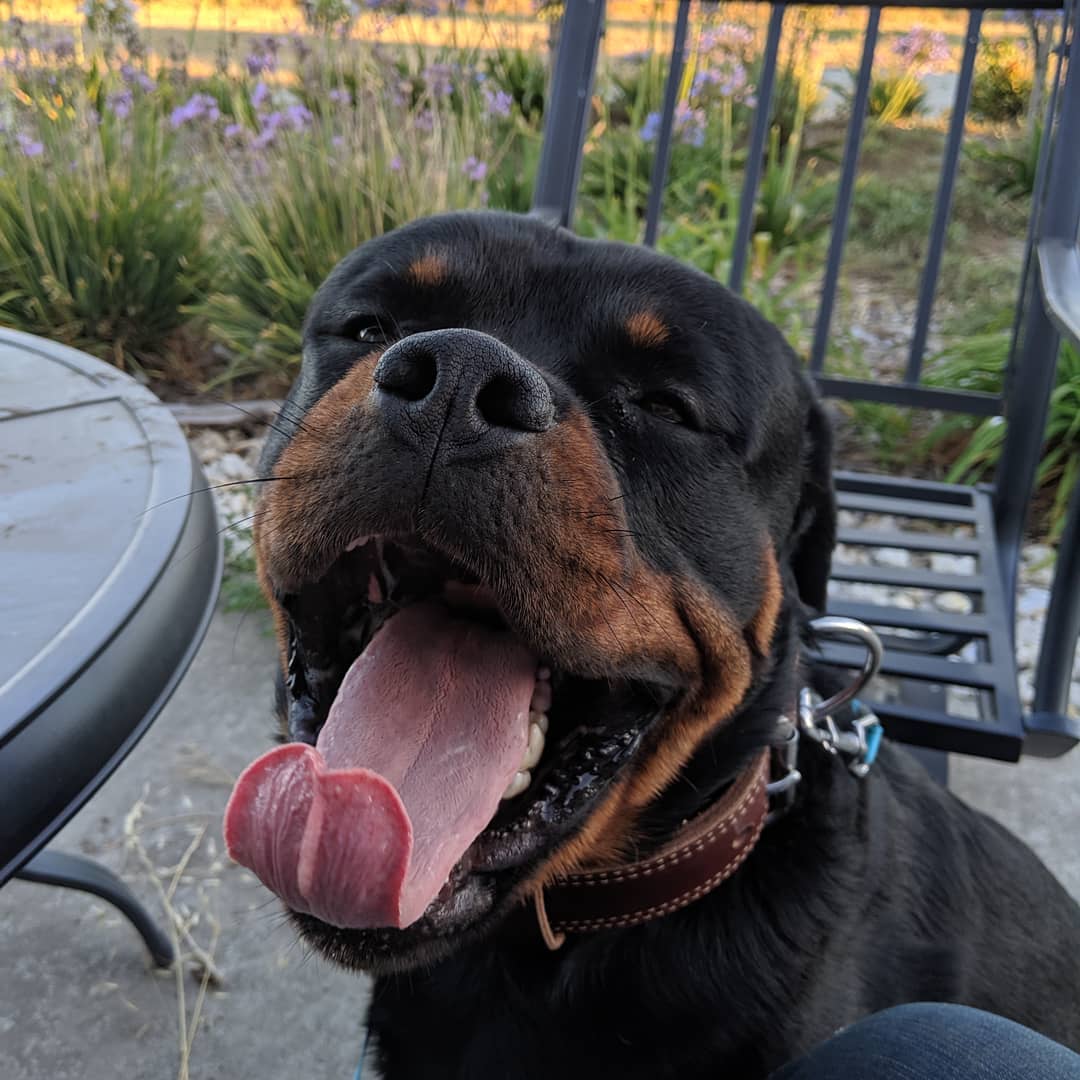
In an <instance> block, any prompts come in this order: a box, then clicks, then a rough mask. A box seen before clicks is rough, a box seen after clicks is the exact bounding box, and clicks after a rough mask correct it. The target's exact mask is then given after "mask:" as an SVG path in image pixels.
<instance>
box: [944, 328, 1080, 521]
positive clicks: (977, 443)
mask: <svg viewBox="0 0 1080 1080" xmlns="http://www.w3.org/2000/svg"><path fill="white" fill-rule="evenodd" d="M1010 340H1011V337H1010V332H1009V330H1008V329H1005V328H1001V329H991V330H988V331H987V332H986V333H984V334H982V335H977V336H974V337H971V338H968V339H967V340H965V341H962V342H958V343H955V344H953V345H952V346H951V347H950V348H949V349H948V350H946V351H944V352H943V353H942V354H941V355H940V356H938V357H937V358H936V360H935V361H934V362H933V363H932V364H931V365H930V368H929V369H928V375H927V381H928V382H930V383H933V384H935V385H943V386H945V385H947V386H953V387H956V388H958V389H962V390H978V391H981V392H984V393H998V392H1000V389H1001V384H1002V372H1003V369H1004V366H1005V360H1006V358H1007V356H1008V350H1009V342H1010ZM967 430H970V432H971V434H970V438H969V439H968V441H967V443H966V445H965V446H964V448H963V449H962V450H961V452H960V453H959V454H958V455H957V456H956V458H955V460H954V461H953V464H952V466H951V468H950V469H949V472H948V475H947V479H948V480H949V481H950V482H951V483H975V482H977V481H979V480H981V479H984V478H985V477H986V476H988V475H990V474H991V473H992V472H993V469H994V466H995V465H996V464H997V461H998V458H999V457H1000V456H1001V450H1002V447H1003V446H1004V443H1005V431H1006V421H1005V418H1004V417H1001V416H993V417H990V418H989V419H987V420H984V421H982V422H981V423H979V424H977V425H975V424H974V422H973V421H972V420H971V419H970V418H964V417H950V418H949V419H947V420H945V421H942V422H941V423H940V424H939V425H938V426H937V427H936V428H935V429H934V430H933V431H932V432H931V434H930V437H929V442H930V443H931V444H934V443H941V442H943V441H946V440H953V441H955V439H956V437H957V434H958V433H963V432H965V431H967ZM1078 480H1080V351H1078V350H1077V349H1075V348H1073V347H1072V345H1070V344H1068V343H1066V344H1065V345H1063V346H1062V348H1061V354H1060V356H1059V358H1058V366H1057V377H1056V383H1055V387H1054V390H1053V392H1052V393H1051V395H1050V408H1049V413H1048V417H1047V424H1046V436H1045V440H1044V442H1043V452H1042V458H1041V460H1040V462H1039V468H1038V471H1037V472H1036V475H1035V483H1036V486H1037V487H1038V488H1040V489H1043V490H1048V491H1053V498H1052V501H1051V505H1050V511H1049V523H1048V524H1049V532H1050V538H1051V539H1052V540H1057V539H1058V537H1059V536H1060V534H1061V529H1062V527H1063V526H1064V523H1065V513H1066V510H1067V508H1068V505H1069V498H1070V496H1071V495H1072V492H1073V489H1074V488H1075V486H1076V484H1077V482H1078Z"/></svg>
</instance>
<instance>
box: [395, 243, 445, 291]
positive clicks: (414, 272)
mask: <svg viewBox="0 0 1080 1080" xmlns="http://www.w3.org/2000/svg"><path fill="white" fill-rule="evenodd" d="M449 270H450V268H449V266H448V265H447V262H446V259H444V258H443V257H442V256H441V255H437V254H436V253H435V252H434V251H429V252H427V254H425V255H421V256H420V258H419V259H414V260H413V261H412V262H411V263H410V264H409V268H408V270H406V271H405V275H406V277H408V278H409V280H410V281H412V282H413V283H414V284H416V285H424V286H427V287H429V288H430V287H431V286H433V285H441V284H442V283H443V282H444V281H445V280H446V278H447V275H448V273H449Z"/></svg>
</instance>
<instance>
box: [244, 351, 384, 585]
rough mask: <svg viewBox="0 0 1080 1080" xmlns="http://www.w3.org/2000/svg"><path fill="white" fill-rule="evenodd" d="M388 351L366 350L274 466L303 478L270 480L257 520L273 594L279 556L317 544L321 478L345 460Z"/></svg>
mask: <svg viewBox="0 0 1080 1080" xmlns="http://www.w3.org/2000/svg"><path fill="white" fill-rule="evenodd" d="M382 353H383V350H382V349H377V350H375V351H374V352H371V353H367V354H366V355H364V356H363V357H361V358H360V360H359V361H358V362H357V364H356V366H355V367H353V368H352V370H351V371H349V372H348V374H347V375H345V377H344V378H342V379H341V380H340V381H339V382H337V383H335V384H334V386H332V387H331V388H330V389H329V390H328V391H327V392H326V393H325V394H324V395H323V396H322V397H321V398H320V399H319V400H318V401H317V402H316V403H315V404H314V405H313V406H312V407H311V409H309V410H308V412H307V414H306V415H305V416H304V418H303V424H302V426H298V427H297V430H296V432H295V433H294V434H293V437H292V438H291V439H290V440H289V443H288V445H287V446H286V447H285V449H284V450H282V452H281V456H280V457H279V458H278V460H277V464H276V465H275V466H274V474H275V475H276V476H290V477H299V478H302V479H300V480H296V481H282V482H281V483H278V484H270V485H267V486H268V487H269V489H270V490H268V491H267V492H266V494H265V495H264V496H263V498H262V500H261V501H260V503H259V512H258V516H257V518H256V520H255V529H254V534H255V554H256V559H257V561H258V566H259V578H260V582H261V583H262V587H263V590H264V592H266V595H267V596H268V597H270V596H271V592H270V589H269V582H270V578H271V574H270V568H271V567H273V566H275V565H276V562H275V556H276V555H280V553H282V552H288V551H299V550H303V549H304V548H305V547H309V546H314V538H313V537H311V536H310V535H308V529H309V528H313V527H315V526H314V524H313V520H312V516H311V513H310V506H311V504H312V501H313V499H315V498H316V497H317V494H318V488H319V484H320V482H321V480H320V478H321V477H322V476H323V475H324V474H326V473H327V471H328V470H327V465H328V463H332V462H333V461H335V460H340V457H341V454H342V452H343V451H342V446H341V444H342V443H343V442H344V441H346V440H348V439H350V438H351V437H352V435H351V427H350V424H349V418H350V416H351V414H352V412H353V410H354V409H355V408H356V407H357V406H358V405H360V404H361V403H363V402H364V401H366V400H367V397H368V395H369V394H370V393H371V387H372V385H373V383H372V372H373V371H374V369H375V363H376V362H377V361H378V358H379V357H380V356H381V355H382Z"/></svg>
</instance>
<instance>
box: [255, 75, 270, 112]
mask: <svg viewBox="0 0 1080 1080" xmlns="http://www.w3.org/2000/svg"><path fill="white" fill-rule="evenodd" d="M269 96H270V87H268V86H267V85H266V83H264V82H263V81H262V79H260V80H259V81H258V82H257V83H256V84H255V89H254V90H252V91H251V107H252V108H253V109H261V108H262V106H263V104H264V102H265V101H266V99H267V98H268V97H269Z"/></svg>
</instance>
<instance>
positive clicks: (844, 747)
mask: <svg viewBox="0 0 1080 1080" xmlns="http://www.w3.org/2000/svg"><path fill="white" fill-rule="evenodd" d="M810 628H811V631H812V632H813V633H814V634H816V635H818V636H820V637H823V638H827V639H828V638H841V639H845V638H846V639H848V640H851V639H854V640H855V641H856V642H858V643H859V644H860V645H862V646H863V647H864V648H865V649H866V657H865V658H864V660H863V666H862V670H861V671H860V672H859V673H858V674H857V675H856V676H855V678H854V679H853V680H852V682H851V683H850V684H849V685H848V686H845V687H844V688H843V689H842V690H839V691H837V693H835V694H833V695H832V697H830V698H827V699H826V700H824V701H822V700H821V698H820V696H819V695H817V694H815V693H814V692H813V691H812V690H810V689H809V688H804V689H803V690H802V691H801V692H800V694H799V727H800V728H801V729H802V731H803V732H804V733H805V734H806V735H808V736H809V737H810V738H811V739H813V740H814V741H815V742H816V743H817V744H818V745H819V746H820V747H821V748H822V749H823V750H825V751H826V752H827V753H829V754H834V755H837V754H839V755H841V756H843V757H844V758H845V759H846V761H847V767H848V770H849V772H851V774H852V775H853V776H855V777H857V778H859V779H862V778H863V777H864V776H866V774H867V773H868V772H869V771H870V766H871V765H872V764H873V763H874V759H875V757H877V752H878V747H879V745H880V744H881V737H882V734H883V729H882V726H881V721H880V720H879V719H878V718H877V716H875V715H874V713H873V712H872V711H871V710H870V709H868V708H867V707H866V706H865V705H863V704H862V702H860V701H859V700H858V694H859V692H860V691H861V690H862V689H863V687H864V686H866V684H867V683H868V682H869V681H870V680H871V679H872V678H873V677H874V676H875V675H876V674H877V673H878V670H879V669H880V667H881V659H882V652H883V650H882V646H881V639H880V638H879V637H878V636H877V634H876V633H874V631H873V630H872V629H871V628H870V627H869V626H867V625H866V623H864V622H860V621H859V620H858V619H849V618H846V617H844V616H839V615H826V616H823V617H821V618H819V619H814V620H813V621H812V622H811V623H810ZM846 705H851V707H852V713H853V714H854V718H853V720H852V722H851V726H850V728H846V729H843V730H841V728H840V727H839V726H838V725H837V723H836V721H835V719H834V718H833V714H834V713H836V712H837V711H838V710H840V709H842V708H844V707H845V706H846Z"/></svg>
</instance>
